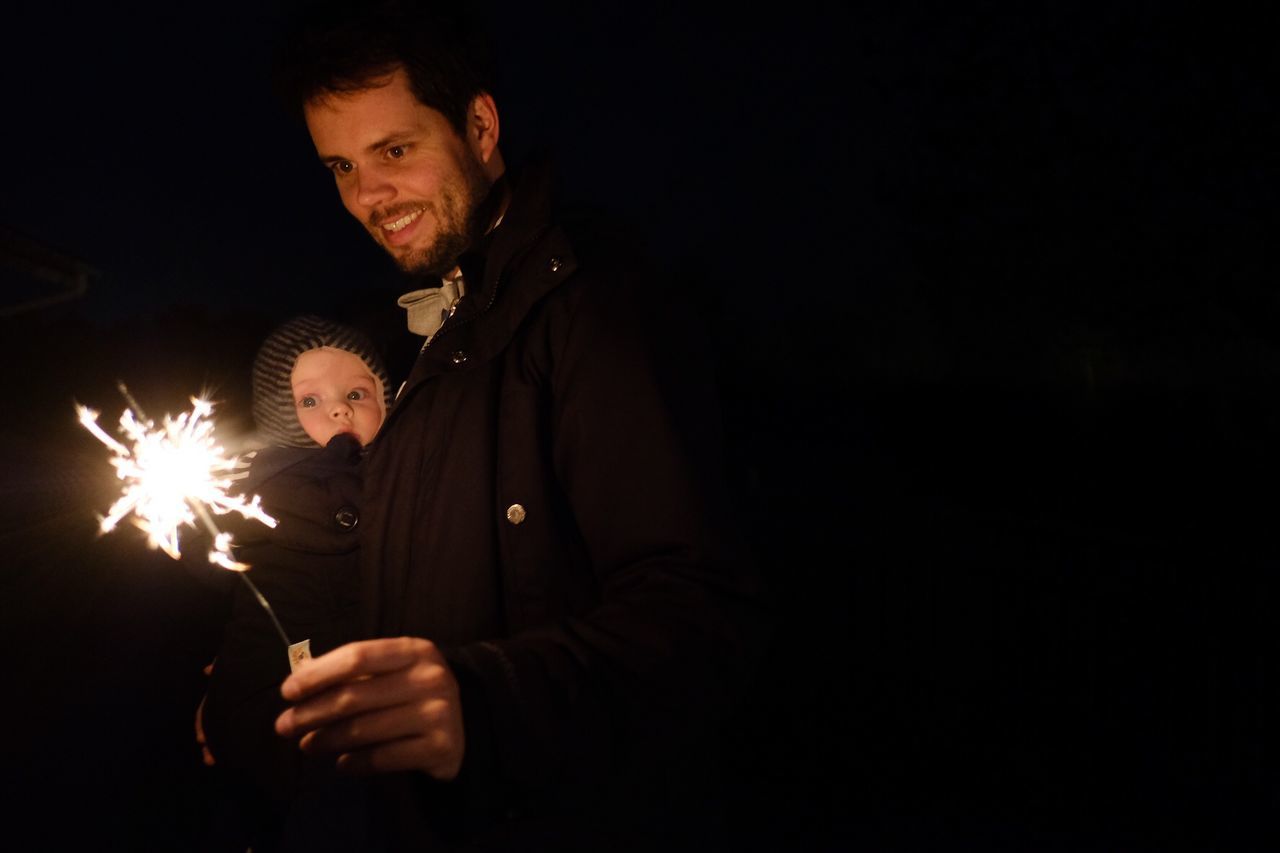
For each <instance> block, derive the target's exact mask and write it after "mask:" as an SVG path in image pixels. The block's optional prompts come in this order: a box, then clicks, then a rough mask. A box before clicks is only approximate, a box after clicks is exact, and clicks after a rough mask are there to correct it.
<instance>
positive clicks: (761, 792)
mask: <svg viewBox="0 0 1280 853" xmlns="http://www.w3.org/2000/svg"><path fill="white" fill-rule="evenodd" d="M10 5H11V6H13V4H10ZM503 5H506V4H503ZM850 5H851V4H844V3H834V2H832V3H814V2H800V3H788V4H783V5H780V6H777V7H774V8H772V9H769V10H768V11H765V12H760V13H747V12H743V11H737V12H720V13H713V12H711V11H709V10H699V11H690V10H687V9H683V8H681V7H680V6H679V5H677V4H659V5H658V7H657V8H642V7H632V8H628V7H622V6H620V5H617V4H587V3H581V4H572V3H557V4H549V5H548V6H545V7H544V6H541V4H510V8H493V9H490V10H489V11H488V12H486V15H485V16H486V19H487V20H488V21H489V24H490V29H491V35H492V38H493V41H494V43H495V45H496V48H497V51H496V53H497V57H498V64H499V79H498V85H497V86H496V87H495V88H496V90H497V91H496V92H495V95H496V97H497V101H498V106H499V111H500V114H501V118H502V142H501V146H502V149H503V152H504V155H505V156H506V158H507V160H508V161H509V162H511V161H515V162H519V161H520V160H522V159H523V158H525V157H527V156H529V155H530V154H531V153H532V152H535V151H540V150H544V149H545V150H549V151H550V152H551V155H552V157H553V158H554V162H555V164H556V169H557V173H558V174H559V175H560V177H561V186H562V189H563V191H564V193H565V195H566V196H567V197H568V198H569V199H571V200H573V201H576V202H578V203H581V204H586V205H591V206H594V207H597V208H599V209H600V210H602V211H603V212H604V213H606V214H607V215H609V216H611V217H613V218H615V219H617V220H619V221H621V222H624V223H627V224H628V226H629V227H630V228H632V229H634V230H635V231H636V232H637V233H638V234H640V235H641V236H642V237H643V238H644V239H645V240H646V242H647V243H648V244H649V245H650V246H651V247H652V252H653V254H654V255H655V257H656V259H657V260H658V261H659V262H660V263H661V264H662V265H663V266H664V268H665V269H667V270H669V272H670V274H671V275H673V276H677V277H678V278H679V280H680V281H682V282H684V283H685V290H684V292H685V293H687V295H688V298H687V301H686V302H685V303H684V304H678V305H672V306H671V310H672V311H694V312H697V313H698V314H699V316H701V317H702V318H703V319H704V320H705V322H706V325H707V329H708V332H709V335H710V339H711V341H712V343H713V348H714V353H715V356H716V361H717V376H718V381H719V390H720V392H721V397H722V403H723V408H724V412H725V426H726V438H727V442H728V447H729V450H730V458H731V462H732V470H731V477H732V481H733V484H734V486H735V494H736V496H737V498H738V500H739V504H740V512H741V515H742V518H743V521H744V527H745V528H746V529H747V530H748V535H749V536H750V538H751V539H752V542H753V545H754V546H755V551H756V553H757V555H758V557H759V560H760V563H761V567H762V570H763V571H764V572H765V575H766V578H767V581H768V583H769V585H770V590H771V597H772V600H773V603H774V605H775V606H774V613H775V631H774V640H773V643H772V646H771V651H770V652H769V655H768V657H767V659H766V660H765V661H762V664H761V667H760V669H761V673H762V675H761V681H760V685H759V689H758V695H757V696H756V697H755V701H753V702H752V703H749V707H747V708H744V710H743V712H742V717H741V719H738V720H735V721H734V722H733V726H732V727H731V728H732V731H733V732H734V733H735V736H736V737H737V743H738V744H739V745H740V749H739V750H738V751H736V752H735V753H734V755H733V757H732V758H731V768H732V769H733V771H734V779H735V783H734V785H733V786H732V790H731V791H730V795H729V796H730V803H731V806H732V814H733V815H734V816H735V821H734V827H733V830H732V832H733V833H734V836H733V837H734V841H735V843H736V844H737V845H738V847H739V849H761V850H765V849H796V850H803V849H846V848H847V847H849V846H852V845H855V844H857V843H865V844H867V845H868V846H869V849H902V850H915V849H934V850H997V849H1010V850H1031V849H1034V850H1095V849H1096V850H1104V849H1106V850H1111V849H1126V850H1129V849H1153V850H1154V849H1162V850H1168V849H1179V848H1184V847H1186V848H1194V849H1218V850H1246V849H1254V848H1255V847H1260V846H1263V842H1265V841H1266V840H1268V839H1270V838H1272V837H1273V830H1272V825H1273V824H1275V823H1276V821H1275V818H1276V817H1277V815H1276V810H1275V802H1276V791H1277V782H1278V781H1280V780H1278V779H1277V769H1278V765H1277V762H1278V761H1280V758H1278V756H1280V751H1278V750H1277V746H1280V744H1277V739H1276V737H1275V729H1276V726H1277V721H1280V713H1277V712H1278V711H1280V707H1278V704H1277V695H1276V690H1275V685H1276V684H1277V683H1278V682H1280V673H1278V672H1277V667H1276V666H1275V663H1274V662H1275V660H1276V659H1277V657H1276V655H1277V652H1278V651H1280V649H1277V643H1276V637H1277V636H1280V634H1278V633H1277V631H1276V630H1275V626H1276V620H1275V619H1274V617H1273V615H1272V614H1273V613H1274V612H1275V611H1276V608H1277V605H1278V604H1280V601H1278V600H1277V593H1280V584H1277V582H1276V581H1275V580H1274V578H1275V577H1276V570H1277V568H1278V565H1277V558H1278V557H1280V554H1278V553H1277V548H1276V544H1275V541H1274V538H1275V537H1274V536H1273V535H1272V533H1273V531H1274V529H1275V523H1274V519H1273V509H1274V507H1275V503H1276V502H1275V500H1274V497H1273V494H1274V485H1273V484H1275V483H1276V482H1278V481H1280V456H1278V455H1277V452H1276V449H1275V448H1276V444H1277V441H1276V439H1277V437H1280V393H1278V392H1280V381H1278V380H1280V303H1278V302H1277V299H1276V293H1277V286H1276V282H1277V281H1280V278H1278V277H1277V275H1276V273H1277V270H1276V265H1275V262H1274V255H1275V253H1274V250H1273V248H1272V246H1273V239H1274V238H1273V233H1274V223H1275V221H1276V217H1275V211H1276V209H1277V192H1276V190H1277V173H1278V168H1277V166H1278V162H1277V156H1278V155H1277V152H1280V144H1278V143H1280V139H1277V133H1276V130H1277V127H1276V111H1275V107H1274V93H1275V91H1276V87H1275V83H1276V78H1275V77H1274V76H1272V75H1269V74H1268V73H1267V63H1266V62H1265V61H1264V60H1265V59H1266V58H1267V57H1268V55H1269V53H1270V51H1271V49H1272V48H1271V45H1270V44H1268V43H1267V39H1266V38H1265V34H1266V30H1265V28H1263V27H1262V25H1261V23H1260V22H1259V21H1251V20H1246V19H1243V18H1238V17H1234V16H1232V15H1231V14H1228V13H1226V12H1222V13H1213V14H1209V13H1204V12H1200V11H1195V10H1193V8H1192V7H1193V5H1194V4H1180V3H1138V2H1133V3H1117V4H1065V3H1062V4H1059V3H1029V4H1019V5H1018V6H1017V8H1016V9H1002V8H1000V6H1001V5H1002V4H981V6H980V7H978V8H970V6H972V5H973V4H946V3H928V4H907V8H903V9H898V10H895V11H886V10H885V8H879V7H882V6H884V4H868V7H867V8H854V9H850V8H848V7H849V6H850ZM282 8H283V4H282V3H280V2H274V3H273V2H262V3H248V2H226V3H217V4H172V5H170V4H163V5H162V4H154V3H144V4H131V5H130V6H129V8H128V10H127V11H126V10H124V9H123V8H122V7H119V6H110V5H108V4H92V5H90V4H80V3H74V4H71V6H67V5H65V4H50V3H27V2H23V3H19V4H17V6H16V9H11V10H10V11H7V12H6V20H5V24H4V27H3V33H4V35H3V42H4V49H3V50H2V51H0V71H2V73H3V79H5V80H6V81H8V83H9V85H8V86H7V87H6V93H5V108H4V111H5V120H4V126H5V131H4V133H3V134H0V155H2V159H0V162H3V164H4V173H3V178H2V179H0V187H3V190H2V191H0V236H2V235H7V236H6V239H7V240H9V241H10V242H11V243H12V241H13V240H19V241H22V242H24V243H35V244H38V245H40V246H42V247H44V248H45V249H46V250H48V251H50V252H53V253H56V254H58V255H61V256H66V257H70V258H74V259H76V260H78V261H79V262H81V263H83V264H86V265H88V266H89V267H91V268H92V269H93V270H94V274H93V275H92V276H91V279H90V285H89V289H88V291H87V293H86V295H85V296H84V297H83V298H80V299H77V300H74V301H72V302H68V303H65V304H62V305H59V306H56V307H52V308H47V309H41V310H37V311H28V312H23V313H19V314H13V313H6V314H5V315H3V316H0V338H2V342H0V347H2V348H3V349H0V352H3V354H4V356H5V357H6V359H7V360H8V362H9V363H8V368H9V369H8V373H9V381H10V389H11V392H12V393H13V394H14V397H13V399H12V400H11V402H12V403H14V404H15V405H16V408H17V411H16V412H14V413H13V414H14V415H16V416H11V417H10V418H7V419H6V421H5V424H4V425H3V426H0V438H2V439H3V441H0V463H3V465H4V470H5V485H4V488H3V491H2V492H0V508H3V509H4V510H5V512H4V519H5V520H4V522H3V523H0V546H3V547H4V548H5V549H6V550H5V553H7V554H8V555H9V559H7V560H6V563H7V565H6V566H5V568H4V569H2V570H0V601H3V604H2V605H0V608H2V609H0V612H2V613H3V614H4V618H3V625H4V629H5V631H6V632H7V633H6V635H4V636H0V640H3V642H2V643H0V647H3V649H4V652H5V653H6V654H7V655H9V656H11V659H10V660H9V661H8V662H7V663H6V666H5V671H6V674H7V675H8V676H9V680H10V684H11V687H10V690H8V691H6V696H7V699H6V703H5V704H6V706H7V707H6V711H7V712H8V713H10V714H12V720H11V721H8V722H7V725H6V737H5V740H6V744H5V750H6V752H8V751H10V750H12V752H13V754H12V756H7V757H6V761H5V762H4V764H5V768H6V769H5V773H4V775H5V783H6V788H5V790H4V792H3V793H4V799H5V801H6V804H7V805H10V806H15V807H17V808H18V809H25V808H28V807H34V806H37V805H40V806H47V805H50V804H54V803H57V804H65V803H67V802H74V803H76V807H77V809H76V810H77V811H78V812H79V813H80V814H81V815H82V816H83V817H84V820H83V821H80V822H73V823H70V824H68V825H51V826H48V827H45V828H43V829H42V830H41V831H42V832H45V833H46V835H45V838H44V841H45V844H46V845H47V846H48V847H50V848H51V849H59V848H61V847H64V846H70V845H72V843H73V840H83V839H85V838H98V839H106V838H116V839H120V840H121V842H122V844H123V845H124V846H126V847H130V848H132V849H148V848H154V849H183V848H184V847H188V846H189V844H188V843H187V842H188V840H189V839H190V838H191V836H192V833H194V832H196V831H197V830H196V827H198V826H200V820H202V819H204V818H206V817H207V816H205V815H203V814H201V808H200V806H201V802H202V801H201V795H202V791H203V790H204V788H202V786H204V785H206V784H207V782H206V781H205V777H204V776H203V775H202V768H201V767H200V766H199V762H198V756H197V754H196V752H195V749H194V745H193V743H192V740H191V737H190V727H191V711H192V709H193V708H194V706H195V703H196V702H197V701H198V699H199V695H200V691H201V689H202V688H201V683H202V678H203V677H202V676H201V675H200V672H199V669H200V666H202V665H203V663H205V662H207V658H208V655H209V651H210V649H212V648H215V647H216V631H217V627H218V624H219V621H218V620H219V618H220V615H219V610H218V603H217V602H218V601H219V600H220V599H219V596H218V593H217V584H216V583H215V582H213V581H211V580H210V579H209V578H207V577H204V576H202V575H201V574H200V573H199V572H196V571H192V570H189V569H186V568H182V567H180V566H177V565H176V564H171V563H169V562H168V561H167V560H166V559H165V558H163V557H156V556H154V555H152V554H150V553H149V552H146V551H145V549H143V548H142V546H141V545H140V544H139V543H138V542H137V541H136V540H130V539H129V537H130V536H131V534H132V531H122V532H120V533H117V534H113V537H114V538H111V537H109V538H106V539H94V538H93V536H92V527H93V521H94V513H95V512H99V511H101V510H102V509H103V508H105V506H106V505H107V504H108V503H109V501H110V499H111V490H112V488H113V484H112V482H111V481H110V479H109V470H108V469H107V468H106V465H105V462H104V458H105V454H104V453H103V452H101V451H100V448H99V447H98V446H97V445H96V444H95V443H94V442H93V440H92V439H91V438H89V437H88V436H87V435H85V434H83V433H82V432H81V431H79V429H78V427H76V426H75V425H74V423H73V415H72V408H71V407H72V403H73V402H75V401H80V402H89V403H93V404H95V405H97V406H99V407H101V408H103V409H104V410H105V411H107V412H115V411H118V409H119V408H120V405H121V403H120V398H119V396H118V394H116V392H115V390H114V388H113V383H114V382H115V381H116V380H119V379H122V380H125V381H126V382H128V383H129V385H130V387H131V388H132V389H133V390H134V392H135V394H136V395H137V396H138V398H139V401H140V402H142V403H143V404H144V405H146V406H148V407H154V408H155V410H157V411H160V410H165V409H168V410H171V411H176V409H177V408H180V407H183V406H184V405H185V398H186V395H188V394H190V393H193V392H195V391H197V390H200V389H201V388H204V387H208V388H211V389H212V390H213V391H214V394H215V397H216V398H217V399H218V400H219V403H220V405H221V406H222V419H221V423H222V424H223V425H224V426H225V427H226V428H227V429H228V431H231V432H234V431H235V430H236V429H238V428H242V427H244V426H246V425H247V405H248V378H249V374H248V370H249V364H250V361H251V358H252V355H253V349H254V347H255V346H256V345H257V343H258V342H259V341H260V340H261V337H262V336H263V335H264V334H265V333H266V332H267V331H268V330H269V329H270V328H271V327H272V325H274V324H275V323H276V322H279V321H280V320H282V319H284V318H286V317H288V316H290V315H291V314H294V313H299V312H301V311H304V310H319V311H323V312H328V313H334V314H337V315H341V314H343V312H345V311H348V310H350V309H351V306H353V305H355V304H358V303H362V302H364V301H367V300H368V299H369V298H370V295H371V294H379V293H382V292H384V291H385V292H386V293H389V294H391V295H392V296H394V294H395V293H396V292H397V290H396V289H397V287H399V285H400V282H399V280H398V278H397V275H396V273H395V272H394V270H393V269H392V267H391V265H390V262H389V261H387V260H386V259H385V258H384V257H383V256H382V255H381V253H380V251H379V250H378V249H377V248H376V247H375V246H373V244H372V242H371V241H370V240H369V239H368V237H367V236H366V235H365V233H364V231H363V229H362V228H360V227H359V226H358V225H357V224H356V223H354V221H352V220H351V219H350V217H348V216H347V215H346V214H345V212H344V211H342V209H341V206H340V204H339V202H338V198H337V194H336V191H335V190H334V188H333V186H332V180H331V178H330V177H329V176H328V174H327V173H326V172H325V171H324V170H323V169H322V167H321V166H320V165H319V164H318V162H317V161H316V160H315V157H314V153H313V151H312V149H311V147H310V143H309V140H308V139H307V137H306V134H305V130H304V129H303V128H302V127H301V126H300V125H299V124H297V123H296V122H294V121H293V120H292V119H291V118H289V117H288V116H286V115H284V114H283V113H282V111H281V110H280V109H279V108H278V106H277V105H276V104H275V102H274V101H273V100H272V98H271V95H270V93H269V91H268V88H267V73H268V72H267V68H268V41H269V39H268V36H269V34H270V32H271V31H272V29H273V27H274V26H275V20H276V17H277V16H278V15H279V14H280V12H281V10H282ZM4 262H5V258H4V256H3V255H0V274H3V275H5V276H8V278H6V279H0V281H3V282H5V287H6V288H7V289H6V291H5V293H4V299H5V303H4V304H5V305H16V304H18V303H19V302H21V301H23V300H25V299H28V298H30V297H32V296H33V295H36V294H37V293H38V292H40V291H39V288H40V287H45V288H48V287H51V285H48V284H37V283H36V282H33V281H31V280H30V279H29V278H26V277H23V276H22V275H15V274H14V273H13V271H12V267H6V266H4ZM16 814H17V815H19V816H18V817H16V818H15V819H17V820H19V821H24V822H25V823H28V824H29V821H25V820H24V819H23V818H22V817H21V812H20V811H19V812H17V813H16ZM37 846H39V845H37Z"/></svg>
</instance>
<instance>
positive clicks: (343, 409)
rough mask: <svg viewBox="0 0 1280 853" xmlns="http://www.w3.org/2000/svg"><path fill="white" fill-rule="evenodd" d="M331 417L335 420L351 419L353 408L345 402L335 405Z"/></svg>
mask: <svg viewBox="0 0 1280 853" xmlns="http://www.w3.org/2000/svg"><path fill="white" fill-rule="evenodd" d="M329 417H331V418H335V419H336V418H349V417H351V407H350V406H348V405H347V404H346V402H345V401H343V402H341V403H335V404H334V406H333V408H332V409H330V410H329Z"/></svg>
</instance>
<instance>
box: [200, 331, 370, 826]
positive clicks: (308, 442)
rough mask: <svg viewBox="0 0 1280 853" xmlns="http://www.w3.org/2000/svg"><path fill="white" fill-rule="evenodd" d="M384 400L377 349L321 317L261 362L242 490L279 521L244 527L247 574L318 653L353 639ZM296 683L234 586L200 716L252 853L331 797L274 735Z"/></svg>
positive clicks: (293, 635)
mask: <svg viewBox="0 0 1280 853" xmlns="http://www.w3.org/2000/svg"><path fill="white" fill-rule="evenodd" d="M389 402H390V396H389V394H388V379H387V374H386V371H385V369H384V368H383V364H382V361H381V359H380V358H379V357H378V355H377V353H376V351H375V349H374V348H373V346H372V345H371V344H370V342H369V341H368V340H367V339H365V338H364V336H362V335H361V334H360V333H359V332H356V331H355V330H354V329H350V328H347V327H345V326H341V325H339V324H336V323H333V322H330V321H328V320H325V319H323V318H320V317H316V316H312V315H306V316H302V317H298V318H295V319H293V320H290V321H289V322H287V323H285V324H284V325H282V326H280V327H279V328H277V329H276V330H275V331H274V332H272V333H271V335H270V336H268V337H267V339H266V340H265V341H264V342H263V344H262V346H261V347H260V348H259V350H258V353H257V356H256V358H255V360H254V366H253V414H254V420H255V421H256V423H257V427H258V432H259V434H260V437H261V439H262V440H263V441H265V442H266V443H267V445H268V446H266V447H263V448H262V449H260V450H258V451H256V453H254V454H253V455H252V456H251V457H250V467H249V471H248V475H247V477H246V478H245V479H244V481H243V483H242V485H241V491H243V492H245V493H247V494H257V495H260V496H261V497H262V503H263V507H264V509H265V510H266V511H267V512H268V513H269V514H270V515H272V516H273V517H274V518H275V519H276V520H277V522H278V524H277V526H276V527H275V528H274V529H271V528H267V527H265V526H263V525H259V524H251V525H249V524H244V525H237V527H236V529H235V538H236V541H237V543H238V544H237V546H236V555H237V557H238V558H239V559H241V560H242V561H243V562H246V563H248V564H250V565H251V566H252V568H251V569H250V570H249V571H250V575H249V577H250V579H251V580H252V581H253V582H254V584H255V585H256V586H257V587H258V589H259V590H261V591H262V593H263V595H264V596H265V597H266V599H267V601H268V602H269V603H270V604H271V608H272V610H273V611H274V612H275V614H276V617H277V618H278V619H279V621H280V623H281V626H282V627H283V628H284V631H285V633H287V634H288V637H289V641H290V642H292V643H297V642H299V641H301V640H309V641H310V646H311V651H312V653H313V654H315V655H320V654H324V653H325V652H328V651H330V650H332V649H334V648H336V647H337V646H339V645H341V644H343V643H345V642H348V641H349V640H352V639H355V638H356V637H355V632H356V619H357V616H358V608H357V585H358V579H357V570H358V552H357V550H356V546H357V536H356V527H357V525H358V524H359V521H360V497H361V495H360V489H361V480H360V476H359V463H360V460H361V458H362V456H363V449H364V448H365V447H366V446H367V445H368V444H369V443H370V442H372V441H373V439H374V437H375V436H376V435H377V433H378V429H379V428H380V427H381V426H382V422H383V420H384V418H385V417H386V413H387V407H388V405H389ZM288 674H289V658H288V656H287V654H286V650H285V645H284V643H283V641H282V639H281V638H280V635H279V633H278V632H277V631H276V629H275V626H274V625H273V624H272V622H271V620H270V617H269V616H268V615H267V614H266V612H265V611H264V610H263V609H262V607H261V605H260V604H259V603H258V602H257V600H256V599H255V598H254V597H253V595H252V593H251V592H250V591H249V590H248V588H247V587H246V586H245V585H244V584H240V583H237V584H236V593H235V597H234V601H233V603H232V613H231V618H230V620H229V622H228V624H227V627H226V631H225V634H224V638H223V642H222V645H221V647H220V648H219V651H218V656H217V659H216V661H215V663H214V666H213V670H212V673H211V676H210V680H209V689H208V693H207V695H206V697H205V703H204V707H203V710H202V713H201V717H202V725H203V730H204V736H205V739H206V742H207V746H208V749H209V751H210V752H211V753H212V756H213V759H214V760H215V761H216V764H217V767H218V768H219V770H218V772H219V773H220V774H222V776H223V777H224V778H225V779H226V781H227V789H228V791H229V792H231V796H232V799H233V800H235V801H237V803H238V805H237V809H238V810H239V811H240V812H241V813H242V814H243V815H248V816H249V817H246V818H245V820H244V822H245V823H246V824H248V825H249V826H250V827H251V832H250V837H249V838H248V839H247V840H248V841H249V842H250V843H253V845H254V846H255V847H257V846H259V845H261V844H263V843H266V838H264V837H263V835H262V833H263V832H266V833H267V834H268V836H269V835H270V834H271V833H272V832H273V831H274V830H273V827H274V828H278V822H279V821H281V820H287V819H302V818H296V817H294V818H291V817H290V809H291V808H292V810H293V811H294V812H296V811H297V803H307V802H310V803H312V804H313V806H314V804H315V803H317V802H320V801H323V800H324V798H325V796H327V795H326V794H325V793H324V792H326V791H329V790H331V789H332V788H333V785H332V784H331V782H330V781H328V777H329V776H330V775H331V772H330V771H331V769H332V768H331V767H323V766H319V765H318V764H316V765H314V766H313V765H312V764H310V763H309V762H310V759H308V758H307V757H305V756H303V755H302V754H301V753H299V752H298V750H297V747H296V745H294V744H292V743H289V742H287V741H285V740H283V739H282V738H280V737H279V736H277V735H276V734H275V729H274V721H275V718H276V716H277V715H278V714H279V713H280V712H281V711H283V710H284V707H285V703H284V700H283V699H282V698H281V696H280V692H279V691H280V683H281V682H282V681H283V680H284V679H285V677H286V676H288ZM308 790H310V792H311V793H310V794H309V793H308ZM291 803H292V804H294V805H292V806H290V805H289V804H291ZM315 808H322V807H320V806H315ZM305 819H308V820H310V819H312V817H310V816H309V817H307V818H305ZM240 849H243V848H240Z"/></svg>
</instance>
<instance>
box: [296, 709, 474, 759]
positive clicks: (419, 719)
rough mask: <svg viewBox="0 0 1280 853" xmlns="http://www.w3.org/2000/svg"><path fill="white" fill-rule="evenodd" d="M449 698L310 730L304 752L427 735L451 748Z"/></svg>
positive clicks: (339, 749) (351, 748)
mask: <svg viewBox="0 0 1280 853" xmlns="http://www.w3.org/2000/svg"><path fill="white" fill-rule="evenodd" d="M449 726H450V718H449V702H448V700H446V699H443V698H440V697H433V698H430V699H426V700H424V701H421V702H416V703H413V704H409V705H396V706H395V707H392V708H381V709H379V710H376V711H370V712H369V713H367V714H360V715H359V716H356V717H348V718H347V719H344V720H338V721H337V722H335V723H333V724H331V725H327V726H324V727H322V728H319V729H315V730H313V731H311V732H308V733H307V734H306V735H305V736H304V737H303V738H302V740H301V742H300V743H299V746H301V747H302V749H303V751H304V752H352V751H354V750H359V749H364V748H365V747H370V746H375V745H377V744H380V743H389V742H391V741H396V740H401V739H403V738H408V737H418V736H425V737H426V738H427V739H428V741H431V742H435V741H439V743H437V744H436V746H437V747H438V748H441V749H445V748H448V746H449V742H450V739H451V737H452V734H451V732H449V731H448V729H449Z"/></svg>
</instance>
